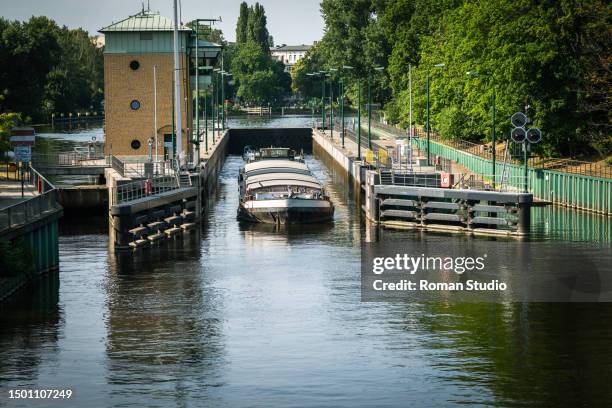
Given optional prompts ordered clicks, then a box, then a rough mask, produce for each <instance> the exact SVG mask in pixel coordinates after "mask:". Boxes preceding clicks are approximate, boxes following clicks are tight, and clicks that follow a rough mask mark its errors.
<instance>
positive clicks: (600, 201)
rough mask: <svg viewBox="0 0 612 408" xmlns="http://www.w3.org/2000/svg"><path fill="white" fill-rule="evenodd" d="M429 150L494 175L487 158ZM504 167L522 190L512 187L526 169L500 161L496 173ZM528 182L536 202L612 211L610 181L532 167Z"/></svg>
mask: <svg viewBox="0 0 612 408" xmlns="http://www.w3.org/2000/svg"><path fill="white" fill-rule="evenodd" d="M417 143H418V144H419V145H420V148H421V149H426V144H427V141H426V140H425V139H422V138H420V139H419V140H418V142H417ZM430 147H431V154H435V155H439V156H443V157H446V158H447V159H450V160H453V161H454V162H456V163H459V164H461V165H462V166H465V167H467V168H468V169H469V170H471V171H473V172H475V173H479V174H486V173H489V172H491V168H492V161H491V160H488V159H486V158H484V157H480V156H478V155H474V154H471V153H468V152H465V151H462V150H459V149H456V148H453V147H450V146H447V145H445V144H442V143H439V142H435V141H432V142H431V146H430ZM504 167H506V169H505V174H506V175H507V177H508V178H509V180H510V182H509V183H508V184H509V185H511V186H513V187H520V185H519V186H516V185H515V184H512V183H513V182H514V181H516V180H520V178H521V177H524V171H525V170H524V167H523V166H521V165H517V164H513V163H512V164H507V165H504V163H503V162H500V161H497V162H496V166H495V173H496V174H498V175H500V176H501V175H502V174H504ZM527 180H528V185H529V191H530V192H531V193H532V194H533V195H534V196H535V197H537V198H540V199H543V200H547V201H551V202H553V203H558V204H561V205H566V206H570V207H575V208H580V209H584V210H589V211H595V212H599V213H603V214H609V213H610V211H611V210H612V179H610V178H604V177H593V176H586V175H582V174H573V173H566V172H560V171H557V170H547V169H541V168H533V167H530V168H529V170H528V176H527Z"/></svg>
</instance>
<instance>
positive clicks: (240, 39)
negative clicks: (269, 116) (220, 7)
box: [225, 2, 291, 105]
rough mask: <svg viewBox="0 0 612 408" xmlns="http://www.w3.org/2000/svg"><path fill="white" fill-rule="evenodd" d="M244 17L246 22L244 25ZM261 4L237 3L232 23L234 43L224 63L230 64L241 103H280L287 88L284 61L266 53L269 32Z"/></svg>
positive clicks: (268, 44)
mask: <svg viewBox="0 0 612 408" xmlns="http://www.w3.org/2000/svg"><path fill="white" fill-rule="evenodd" d="M245 21H246V25H245ZM266 24H267V19H266V14H265V10H264V8H263V6H262V5H260V4H259V3H255V5H254V6H251V7H249V6H247V4H246V3H245V2H243V3H242V4H241V5H240V17H239V18H238V22H237V24H236V40H237V41H236V44H235V46H233V47H228V50H229V55H228V57H229V58H228V60H226V61H225V62H227V64H226V65H225V67H231V72H232V74H233V79H234V89H235V92H236V96H237V97H238V98H239V99H240V100H241V101H243V102H245V103H254V104H258V105H261V104H266V103H272V104H276V103H280V102H281V101H282V99H283V97H284V95H285V94H286V93H288V92H289V91H290V87H291V78H290V76H289V74H287V73H286V72H284V68H285V67H284V65H283V64H282V63H280V62H278V61H275V60H273V59H272V57H271V56H270V52H269V51H270V46H271V44H273V42H272V36H271V35H270V34H269V32H268V29H267V27H266Z"/></svg>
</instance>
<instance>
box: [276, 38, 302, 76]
mask: <svg viewBox="0 0 612 408" xmlns="http://www.w3.org/2000/svg"><path fill="white" fill-rule="evenodd" d="M310 48H312V45H304V44H302V45H286V44H283V45H279V46H276V47H275V48H273V49H272V50H270V52H271V53H272V57H273V58H275V59H276V60H278V61H280V62H282V63H283V64H285V72H291V68H292V67H293V65H294V64H295V63H296V62H298V61H299V60H301V59H302V58H304V55H306V51H308V50H309V49H310Z"/></svg>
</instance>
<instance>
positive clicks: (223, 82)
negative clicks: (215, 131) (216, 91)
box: [221, 71, 232, 130]
mask: <svg viewBox="0 0 612 408" xmlns="http://www.w3.org/2000/svg"><path fill="white" fill-rule="evenodd" d="M226 76H232V74H231V73H229V72H226V71H221V103H222V104H223V107H222V108H221V130H225V121H226V119H227V117H226V113H225V109H226V107H225V77H226Z"/></svg>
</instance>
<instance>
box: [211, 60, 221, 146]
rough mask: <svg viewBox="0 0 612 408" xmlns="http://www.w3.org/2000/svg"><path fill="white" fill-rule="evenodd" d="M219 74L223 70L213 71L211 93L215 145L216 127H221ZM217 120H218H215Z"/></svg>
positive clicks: (213, 140)
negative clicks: (218, 95)
mask: <svg viewBox="0 0 612 408" xmlns="http://www.w3.org/2000/svg"><path fill="white" fill-rule="evenodd" d="M219 72H221V68H215V69H213V76H212V86H213V89H212V92H211V95H210V96H211V97H212V98H213V99H212V106H211V115H212V142H213V144H215V131H216V126H219V107H218V106H217V105H218V102H219V101H218V99H219V98H217V94H218V90H219V86H218V85H217V77H218V76H219V75H218V74H219ZM215 118H216V120H215Z"/></svg>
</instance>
